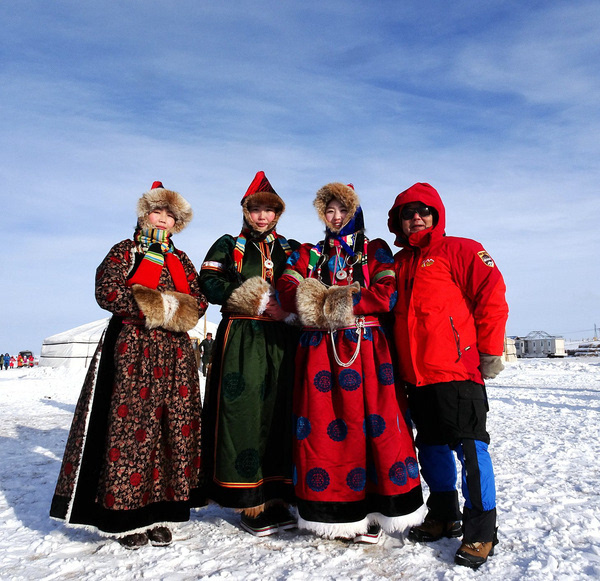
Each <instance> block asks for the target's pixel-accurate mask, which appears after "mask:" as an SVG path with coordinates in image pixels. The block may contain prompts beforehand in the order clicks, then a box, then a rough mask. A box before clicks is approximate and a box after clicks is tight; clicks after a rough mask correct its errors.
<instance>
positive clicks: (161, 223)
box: [148, 208, 175, 230]
mask: <svg viewBox="0 0 600 581" xmlns="http://www.w3.org/2000/svg"><path fill="white" fill-rule="evenodd" d="M148 222H150V224H152V226H154V227H155V228H157V229H158V230H172V229H173V226H175V214H173V212H171V210H169V209H167V208H156V209H155V210H152V212H150V213H149V214H148Z"/></svg>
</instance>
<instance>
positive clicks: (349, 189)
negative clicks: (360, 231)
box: [313, 182, 360, 233]
mask: <svg viewBox="0 0 600 581" xmlns="http://www.w3.org/2000/svg"><path fill="white" fill-rule="evenodd" d="M334 198H335V199H336V200H337V201H338V202H340V203H341V204H343V205H344V207H345V208H346V210H348V215H347V216H346V219H345V220H344V223H343V224H342V225H341V226H340V228H333V227H332V225H331V224H330V223H329V222H327V219H326V218H325V211H326V210H327V205H328V204H329V202H331V200H333V199H334ZM313 206H314V207H315V209H316V210H317V214H318V215H319V218H320V219H321V220H322V221H323V222H324V223H325V225H326V226H327V227H328V228H329V229H330V230H331V231H332V232H336V233H337V232H339V231H340V230H341V229H342V228H343V227H344V226H345V225H346V224H348V222H350V220H352V218H353V217H354V214H356V211H357V210H358V208H359V207H360V200H359V199H358V196H357V195H356V192H355V191H354V186H353V185H352V184H347V185H345V184H342V183H341V182H332V183H330V184H327V185H325V186H323V187H322V188H321V189H320V190H319V191H318V192H317V195H316V197H315V201H314V202H313Z"/></svg>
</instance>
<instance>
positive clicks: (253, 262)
mask: <svg viewBox="0 0 600 581" xmlns="http://www.w3.org/2000/svg"><path fill="white" fill-rule="evenodd" d="M241 205H242V211H243V218H244V224H243V228H242V231H241V232H240V234H239V235H238V236H237V237H234V236H230V235H228V234H226V235H224V236H222V237H221V238H219V239H218V240H217V241H216V242H215V243H214V244H213V246H212V247H211V249H210V250H209V251H208V254H207V255H206V258H205V260H204V262H203V264H202V268H201V270H200V286H201V288H202V291H203V292H204V294H205V295H206V297H207V299H208V301H209V302H210V303H214V304H219V305H222V307H221V312H222V316H223V318H222V320H221V323H220V325H219V329H218V331H217V338H216V343H215V348H214V352H213V360H212V366H211V371H210V373H209V376H208V378H207V384H206V385H207V387H206V395H205V401H204V410H203V415H202V462H203V472H204V475H205V479H206V495H207V497H208V498H209V499H211V500H213V501H214V502H217V503H218V504H220V505H221V506H225V507H230V508H235V509H239V510H240V512H241V513H242V515H241V526H242V528H244V529H245V530H246V531H248V532H249V533H251V534H253V535H255V536H266V535H270V534H274V533H277V532H278V531H280V530H284V529H288V528H292V527H295V526H296V521H295V518H294V517H293V516H292V515H291V514H290V512H289V510H288V508H287V505H288V503H290V502H291V501H293V494H294V492H293V490H294V488H293V484H292V451H291V442H292V411H291V409H292V407H291V403H292V389H293V385H294V355H295V351H296V345H297V342H298V337H299V330H298V327H296V326H294V325H293V322H294V321H293V319H294V318H295V316H294V315H289V313H286V312H284V311H283V310H282V309H281V307H280V306H279V304H278V303H277V300H276V298H275V291H274V286H275V283H276V282H277V279H278V278H279V277H280V276H281V274H282V273H283V271H284V269H285V263H286V260H287V257H288V256H289V255H290V254H291V252H292V251H293V250H295V249H296V248H297V247H298V246H299V244H298V242H296V241H294V240H290V241H287V240H286V239H285V238H284V237H283V236H281V235H280V234H278V233H277V232H276V231H275V226H276V225H277V221H278V220H279V217H280V216H281V214H282V213H283V211H284V209H285V204H284V203H283V200H282V199H281V198H280V197H279V195H278V194H277V193H276V192H275V190H274V189H273V187H272V186H271V184H270V183H269V180H268V179H267V178H266V176H265V174H264V173H263V172H258V173H257V174H256V177H255V178H254V180H253V181H252V183H251V184H250V187H249V188H248V190H247V192H246V193H245V194H244V196H243V198H242V201H241Z"/></svg>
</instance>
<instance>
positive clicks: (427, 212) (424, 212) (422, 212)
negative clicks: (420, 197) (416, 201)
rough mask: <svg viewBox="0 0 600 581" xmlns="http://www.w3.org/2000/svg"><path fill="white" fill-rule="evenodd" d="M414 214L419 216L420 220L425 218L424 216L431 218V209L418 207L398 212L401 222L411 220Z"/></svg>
mask: <svg viewBox="0 0 600 581" xmlns="http://www.w3.org/2000/svg"><path fill="white" fill-rule="evenodd" d="M415 213H417V214H419V216H421V218H425V217H426V216H431V208H429V207H428V206H418V207H416V208H406V207H405V208H402V211H401V212H400V217H401V218H402V219H403V220H411V219H412V217H413V216H414V215H415Z"/></svg>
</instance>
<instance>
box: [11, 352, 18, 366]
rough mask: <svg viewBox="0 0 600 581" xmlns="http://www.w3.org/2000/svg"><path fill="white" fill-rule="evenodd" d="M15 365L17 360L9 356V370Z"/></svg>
mask: <svg viewBox="0 0 600 581" xmlns="http://www.w3.org/2000/svg"><path fill="white" fill-rule="evenodd" d="M16 364H17V360H16V359H15V358H14V357H13V356H12V355H11V357H10V368H11V369H14V368H15V365H16Z"/></svg>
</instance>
